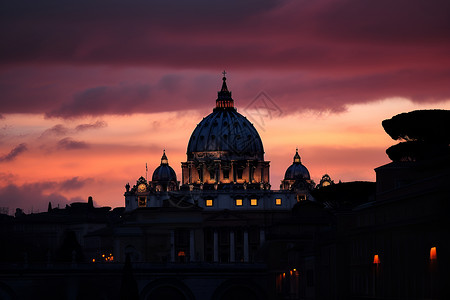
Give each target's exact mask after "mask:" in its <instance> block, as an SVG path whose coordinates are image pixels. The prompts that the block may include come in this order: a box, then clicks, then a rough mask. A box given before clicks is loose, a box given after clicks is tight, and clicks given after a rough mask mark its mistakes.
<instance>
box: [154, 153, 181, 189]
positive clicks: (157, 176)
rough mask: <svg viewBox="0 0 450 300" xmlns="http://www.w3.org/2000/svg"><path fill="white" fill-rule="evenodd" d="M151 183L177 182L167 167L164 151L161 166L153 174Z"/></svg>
mask: <svg viewBox="0 0 450 300" xmlns="http://www.w3.org/2000/svg"><path fill="white" fill-rule="evenodd" d="M152 181H154V182H156V181H162V182H164V181H175V182H176V181H177V175H176V174H175V171H174V170H173V169H172V167H171V166H169V161H168V159H167V156H166V151H164V153H163V156H162V157H161V165H160V166H159V167H157V168H156V169H155V171H154V172H153V176H152Z"/></svg>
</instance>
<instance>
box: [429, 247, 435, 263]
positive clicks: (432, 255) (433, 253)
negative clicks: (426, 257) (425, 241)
mask: <svg viewBox="0 0 450 300" xmlns="http://www.w3.org/2000/svg"><path fill="white" fill-rule="evenodd" d="M436 259H437V256H436V247H431V249H430V260H436Z"/></svg>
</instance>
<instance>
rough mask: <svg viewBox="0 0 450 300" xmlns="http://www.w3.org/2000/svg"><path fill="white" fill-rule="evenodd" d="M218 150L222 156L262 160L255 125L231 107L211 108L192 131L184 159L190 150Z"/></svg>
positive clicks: (191, 156)
mask: <svg viewBox="0 0 450 300" xmlns="http://www.w3.org/2000/svg"><path fill="white" fill-rule="evenodd" d="M212 151H222V152H223V153H221V156H222V158H226V159H258V160H264V148H263V144H262V141H261V138H260V136H259V134H258V132H257V131H256V129H255V127H254V126H253V125H252V124H251V123H250V122H249V121H248V120H247V119H246V118H245V117H244V116H242V115H241V114H240V113H238V112H237V111H236V110H235V109H234V108H228V109H218V108H216V109H214V111H213V112H212V113H211V114H209V115H208V116H207V117H206V118H204V119H203V120H202V121H201V122H200V123H199V124H198V125H197V127H196V128H195V129H194V132H192V135H191V138H190V139H189V144H188V148H187V155H188V159H193V158H194V153H198V152H212Z"/></svg>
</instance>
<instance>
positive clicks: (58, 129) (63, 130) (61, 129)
mask: <svg viewBox="0 0 450 300" xmlns="http://www.w3.org/2000/svg"><path fill="white" fill-rule="evenodd" d="M69 131H70V130H69V128H67V127H65V126H64V125H62V124H57V125H55V126H53V127H52V128H49V129H47V130H45V131H44V132H43V133H42V135H41V136H48V135H56V136H61V135H66V134H67V133H69Z"/></svg>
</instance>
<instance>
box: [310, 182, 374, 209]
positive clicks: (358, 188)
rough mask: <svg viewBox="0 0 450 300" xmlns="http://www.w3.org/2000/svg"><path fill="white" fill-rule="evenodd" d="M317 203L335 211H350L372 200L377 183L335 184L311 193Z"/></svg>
mask: <svg viewBox="0 0 450 300" xmlns="http://www.w3.org/2000/svg"><path fill="white" fill-rule="evenodd" d="M311 194H312V196H313V197H314V199H316V201H317V202H319V203H323V204H324V205H325V206H326V207H329V208H333V209H348V208H352V207H355V206H357V205H359V204H362V203H365V202H368V201H370V200H371V198H370V197H371V196H372V195H374V194H375V182H367V181H354V182H346V183H339V184H333V185H329V186H325V187H322V188H320V189H315V190H314V191H312V192H311Z"/></svg>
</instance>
